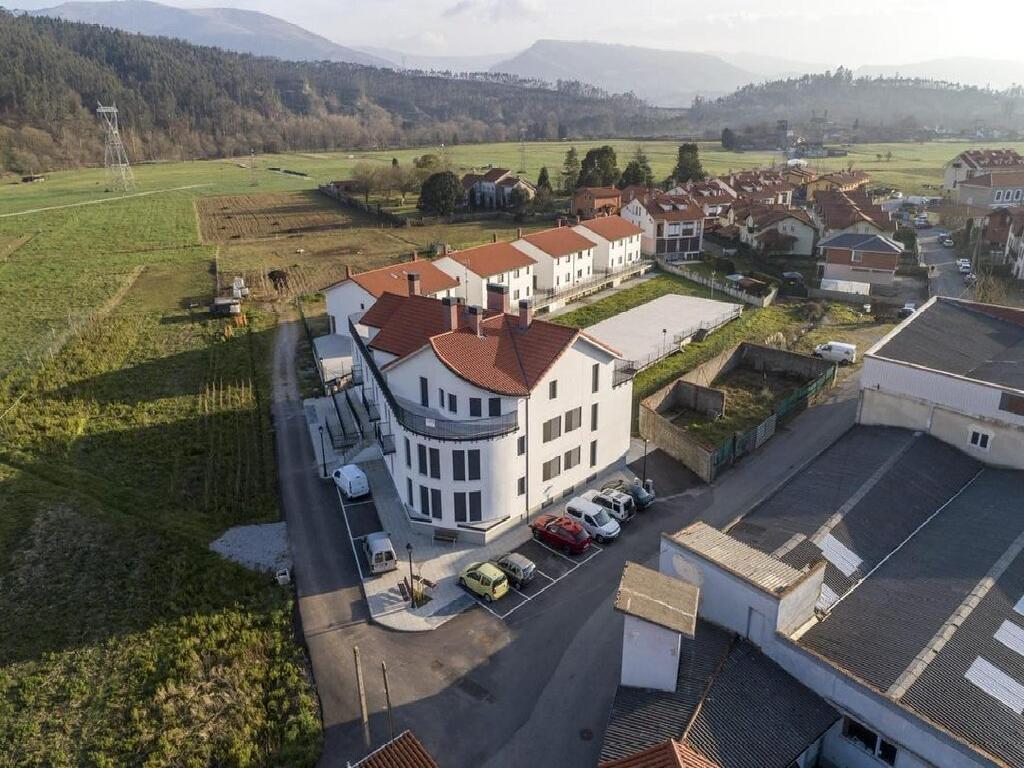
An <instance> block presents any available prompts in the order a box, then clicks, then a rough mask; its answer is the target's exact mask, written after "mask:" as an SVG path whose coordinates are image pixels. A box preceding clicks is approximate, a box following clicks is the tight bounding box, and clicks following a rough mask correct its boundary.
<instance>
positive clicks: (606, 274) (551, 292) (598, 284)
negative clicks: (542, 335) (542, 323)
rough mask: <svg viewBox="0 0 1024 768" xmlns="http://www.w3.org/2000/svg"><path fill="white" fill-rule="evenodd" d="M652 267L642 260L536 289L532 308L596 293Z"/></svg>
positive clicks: (651, 264) (644, 259)
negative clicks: (554, 285)
mask: <svg viewBox="0 0 1024 768" xmlns="http://www.w3.org/2000/svg"><path fill="white" fill-rule="evenodd" d="M653 266H654V261H653V260H652V259H648V258H643V259H640V260H639V261H633V262H630V263H628V264H624V265H622V266H621V267H615V268H613V269H600V270H594V274H593V275H591V276H590V277H587V278H584V279H582V280H576V281H575V282H573V283H570V284H569V285H562V286H559V287H558V288H536V289H534V292H533V297H532V299H533V306H534V308H536V309H540V308H542V307H545V306H547V305H548V304H551V303H552V302H555V301H558V300H560V299H565V298H572V297H575V296H578V295H580V294H583V293H590V292H592V291H598V290H601V289H602V288H604V287H605V286H607V285H609V284H611V283H613V282H614V281H616V280H623V279H626V278H628V277H632V276H634V275H639V274H642V273H643V272H646V271H647V270H648V269H651V268H652V267H653Z"/></svg>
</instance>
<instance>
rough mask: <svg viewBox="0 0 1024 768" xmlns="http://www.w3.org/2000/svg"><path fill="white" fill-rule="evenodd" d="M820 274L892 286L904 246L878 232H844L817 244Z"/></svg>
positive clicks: (833, 278) (828, 277)
mask: <svg viewBox="0 0 1024 768" xmlns="http://www.w3.org/2000/svg"><path fill="white" fill-rule="evenodd" d="M818 248H819V249H820V251H821V262H820V263H821V264H822V265H823V272H822V277H823V278H824V279H826V280H843V281H849V282H857V283H871V284H872V285H892V284H893V282H894V280H895V276H896V268H897V267H898V266H899V263H900V256H901V255H902V254H903V246H902V245H900V244H899V243H897V242H895V241H894V240H889V239H888V238H885V237H879V236H878V235H873V234H869V235H860V234H851V233H845V234H840V235H834V236H833V237H830V238H828V239H826V240H822V241H821V243H819V244H818Z"/></svg>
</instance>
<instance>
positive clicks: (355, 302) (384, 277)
mask: <svg viewBox="0 0 1024 768" xmlns="http://www.w3.org/2000/svg"><path fill="white" fill-rule="evenodd" d="M458 287H459V281H458V280H457V279H456V277H455V276H452V275H449V274H447V273H446V272H443V271H441V270H440V269H438V268H437V267H436V266H434V264H433V263H432V262H429V261H425V260H422V259H419V258H417V257H416V254H413V259H412V261H406V262H402V263H400V264H390V265H388V266H386V267H381V268H380V269H372V270H369V271H367V272H359V273H356V274H350V275H349V276H348V278H346V279H345V280H342V281H341V282H339V283H335V284H334V285H332V286H330V287H329V288H328V289H327V290H325V291H324V298H325V302H326V306H327V314H328V316H329V317H330V320H331V333H336V334H339V335H341V336H347V335H348V333H349V331H348V319H349V317H350V316H351V315H353V314H356V313H359V312H365V311H366V310H367V309H369V308H370V307H371V306H372V305H373V303H374V302H375V301H377V299H379V298H380V297H381V296H383V295H384V294H385V293H391V294H397V295H399V296H406V295H412V294H421V295H423V296H432V297H436V298H444V297H445V296H453V295H456V293H457V289H458Z"/></svg>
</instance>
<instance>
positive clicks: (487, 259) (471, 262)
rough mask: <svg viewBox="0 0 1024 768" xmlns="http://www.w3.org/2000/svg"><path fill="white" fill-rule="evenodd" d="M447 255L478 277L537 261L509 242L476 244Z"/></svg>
mask: <svg viewBox="0 0 1024 768" xmlns="http://www.w3.org/2000/svg"><path fill="white" fill-rule="evenodd" d="M448 256H449V257H450V258H451V259H454V260H455V261H457V262H458V263H459V264H461V265H462V266H464V267H465V268H466V269H468V270H469V271H470V272H472V273H473V274H476V275H479V276H480V277H491V276H492V275H500V274H502V273H504V272H508V271H509V270H512V269H521V268H522V267H529V266H532V265H533V264H536V263H537V262H536V260H534V259H531V258H530V257H529V256H527V255H526V254H525V253H523V252H522V251H520V250H519V249H518V248H516V247H515V246H513V245H512V244H511V243H488V244H487V245H478V246H477V247H475V248H466V249H465V250H462V251H455V252H454V253H449V254H448Z"/></svg>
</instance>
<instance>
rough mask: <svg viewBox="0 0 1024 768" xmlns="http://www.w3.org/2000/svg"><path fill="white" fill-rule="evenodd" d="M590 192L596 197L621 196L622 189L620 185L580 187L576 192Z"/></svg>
mask: <svg viewBox="0 0 1024 768" xmlns="http://www.w3.org/2000/svg"><path fill="white" fill-rule="evenodd" d="M583 192H589V193H590V194H592V195H593V196H594V197H621V196H622V190H620V189H619V188H618V187H580V188H579V189H577V190H576V192H575V194H577V195H578V194H581V193H583Z"/></svg>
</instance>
